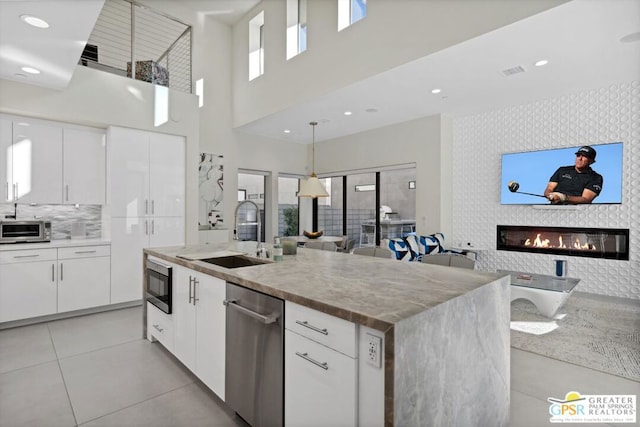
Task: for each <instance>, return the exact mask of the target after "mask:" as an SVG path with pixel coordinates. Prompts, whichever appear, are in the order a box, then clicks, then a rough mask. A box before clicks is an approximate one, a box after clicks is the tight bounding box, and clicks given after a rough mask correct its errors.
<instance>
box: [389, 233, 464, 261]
mask: <svg viewBox="0 0 640 427" xmlns="http://www.w3.org/2000/svg"><path fill="white" fill-rule="evenodd" d="M380 246H382V247H385V248H389V250H391V252H393V253H394V255H395V258H396V259H397V260H401V261H421V260H422V258H423V257H425V256H429V255H434V254H451V255H461V252H458V251H454V250H449V249H446V247H445V242H444V234H442V233H434V234H430V235H427V236H418V235H417V234H415V233H410V234H409V235H407V236H404V237H396V238H393V239H384V240H383V241H382V242H381V244H380Z"/></svg>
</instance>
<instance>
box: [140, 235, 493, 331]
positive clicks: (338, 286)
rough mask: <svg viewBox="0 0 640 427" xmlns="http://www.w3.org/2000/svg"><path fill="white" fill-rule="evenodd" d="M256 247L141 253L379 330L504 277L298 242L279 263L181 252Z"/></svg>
mask: <svg viewBox="0 0 640 427" xmlns="http://www.w3.org/2000/svg"><path fill="white" fill-rule="evenodd" d="M266 246H267V247H269V246H270V245H268V244H267V245H266ZM255 248H256V242H238V241H233V242H230V243H219V244H206V245H190V246H173V247H162V248H147V249H144V252H145V253H146V254H147V255H152V256H155V257H158V258H160V259H164V260H166V261H169V262H172V263H175V264H178V265H182V266H184V267H187V268H191V269H193V270H196V271H199V272H202V273H205V274H209V275H211V276H215V277H218V278H221V279H223V280H226V281H229V282H233V283H236V284H238V285H241V286H244V287H247V288H250V289H254V290H257V291H260V292H263V293H266V294H269V295H273V296H275V297H278V298H281V299H283V300H286V301H291V302H294V303H297V304H300V305H303V306H307V307H310V308H312V309H315V310H319V311H321V312H324V313H327V314H330V315H333V316H336V317H339V318H342V319H345V320H348V321H351V322H354V323H357V324H361V325H366V326H369V327H371V328H373V329H377V330H380V331H383V332H386V331H387V330H389V329H392V328H393V327H394V325H395V324H396V323H398V322H400V321H402V320H405V319H408V318H410V317H412V316H414V315H416V314H418V313H421V312H423V311H426V310H429V309H431V308H433V307H435V306H437V305H439V304H442V303H444V302H446V301H449V300H451V299H454V298H456V297H458V296H461V295H464V294H466V293H469V292H472V291H474V290H475V289H477V288H480V287H482V286H484V285H486V284H489V283H491V282H494V281H496V280H497V279H499V278H501V277H504V276H505V275H504V274H498V273H484V272H478V271H474V270H467V269H458V268H452V267H443V266H438V265H429V264H423V263H420V262H403V261H397V260H393V259H383V258H376V257H367V256H362V255H352V254H344V253H339V252H329V251H321V250H317V249H305V248H298V251H297V255H285V256H284V260H283V261H281V262H277V263H275V262H273V263H268V264H262V265H255V266H250V267H242V268H236V269H228V268H224V267H219V266H217V265H213V264H209V263H206V262H203V261H198V260H187V259H183V258H180V257H178V256H179V255H182V256H187V257H191V258H193V257H198V255H199V254H200V255H205V254H206V253H213V252H218V251H225V250H233V251H239V252H246V253H247V254H249V255H252V254H255Z"/></svg>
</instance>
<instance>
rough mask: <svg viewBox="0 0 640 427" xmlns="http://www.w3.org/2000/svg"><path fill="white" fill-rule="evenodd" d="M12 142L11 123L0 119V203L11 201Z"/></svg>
mask: <svg viewBox="0 0 640 427" xmlns="http://www.w3.org/2000/svg"><path fill="white" fill-rule="evenodd" d="M12 142H13V123H12V122H11V120H9V119H5V118H3V117H0V185H1V186H2V188H0V194H1V195H2V197H1V198H0V200H2V202H11V201H13V187H12V183H13V177H12V175H13V168H12V165H11V164H10V163H11V162H12V159H11V149H10V147H11V144H12Z"/></svg>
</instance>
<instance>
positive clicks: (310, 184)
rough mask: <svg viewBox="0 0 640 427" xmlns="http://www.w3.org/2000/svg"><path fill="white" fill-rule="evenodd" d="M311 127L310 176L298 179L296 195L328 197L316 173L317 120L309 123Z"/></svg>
mask: <svg viewBox="0 0 640 427" xmlns="http://www.w3.org/2000/svg"><path fill="white" fill-rule="evenodd" d="M309 124H310V125H311V128H312V129H313V134H312V135H313V136H312V141H311V149H312V151H311V153H312V154H311V162H312V163H311V165H312V166H311V176H309V177H307V178H304V179H303V180H301V181H300V191H298V197H311V198H314V199H315V198H316V197H329V193H327V190H325V188H324V186H323V185H322V183H321V182H320V180H319V179H318V176H317V175H316V125H317V124H318V122H311V123H309Z"/></svg>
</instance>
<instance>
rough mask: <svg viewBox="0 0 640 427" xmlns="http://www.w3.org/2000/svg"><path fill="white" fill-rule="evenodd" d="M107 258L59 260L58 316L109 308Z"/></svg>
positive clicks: (108, 267)
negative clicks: (81, 310)
mask: <svg viewBox="0 0 640 427" xmlns="http://www.w3.org/2000/svg"><path fill="white" fill-rule="evenodd" d="M110 268H111V266H110V262H109V257H97V258H81V259H65V260H60V261H58V313H62V312H65V311H72V310H80V309H83V308H90V307H98V306H101V305H108V304H109V301H110V288H109V285H110V276H111V273H110Z"/></svg>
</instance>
